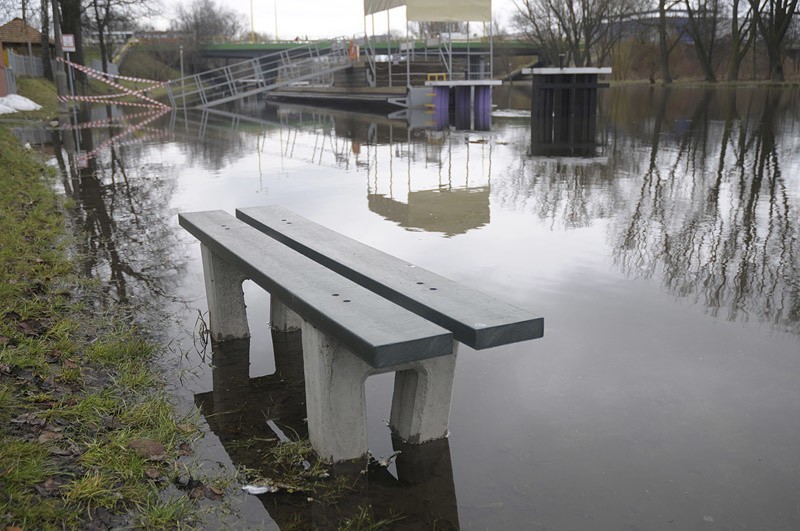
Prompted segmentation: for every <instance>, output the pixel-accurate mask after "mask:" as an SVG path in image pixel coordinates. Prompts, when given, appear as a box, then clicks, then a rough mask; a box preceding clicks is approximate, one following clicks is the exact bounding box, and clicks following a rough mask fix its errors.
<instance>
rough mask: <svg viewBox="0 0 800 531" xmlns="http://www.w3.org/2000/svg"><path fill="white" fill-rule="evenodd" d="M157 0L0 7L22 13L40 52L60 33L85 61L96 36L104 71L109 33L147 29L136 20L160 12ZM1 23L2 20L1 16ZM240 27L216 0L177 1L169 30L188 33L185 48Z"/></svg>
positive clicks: (36, 0)
mask: <svg viewBox="0 0 800 531" xmlns="http://www.w3.org/2000/svg"><path fill="white" fill-rule="evenodd" d="M161 9H162V6H161V4H160V2H159V0H0V12H2V13H3V15H4V18H6V16H7V17H8V18H10V17H11V16H12V15H21V17H22V19H23V21H24V22H25V23H26V24H29V25H31V26H33V27H38V28H40V30H41V33H42V46H41V49H42V54H43V55H48V54H49V47H48V46H47V42H48V41H49V40H50V39H51V36H55V37H57V36H58V35H59V34H60V33H71V34H74V35H75V40H76V48H77V51H76V52H75V53H74V54H73V57H74V58H75V60H76V61H77V62H79V63H82V64H84V51H83V48H84V41H85V40H86V37H87V35H89V34H91V35H92V36H93V38H94V40H96V42H97V45H98V48H99V52H100V59H101V61H102V65H103V71H104V72H108V64H109V63H110V62H111V58H112V57H113V54H114V49H113V48H114V46H113V44H112V42H111V39H110V38H109V37H110V36H111V35H112V33H113V32H117V31H132V30H141V29H151V28H148V27H147V26H144V25H142V24H141V22H140V21H142V20H147V19H148V18H149V17H151V16H153V15H156V14H158V13H159V12H160V10H161ZM0 22H4V20H0ZM243 28H244V24H243V22H242V17H241V15H240V14H239V13H237V12H235V11H233V10H232V9H230V8H228V7H226V6H225V5H223V4H221V3H220V4H218V3H216V2H215V0H194V1H192V2H188V3H182V4H179V5H178V6H177V8H176V11H175V17H173V19H172V23H171V29H172V30H174V31H177V32H181V33H183V34H185V35H186V36H187V43H186V44H187V49H188V50H187V51H188V52H190V51H191V49H192V48H193V45H197V44H201V43H202V42H203V41H204V39H205V38H210V37H212V36H219V35H222V36H226V37H231V36H234V35H239V34H240V33H241V32H242V31H243ZM44 64H45V69H46V71H45V76H46V77H48V78H49V79H53V73H52V72H51V71H50V62H49V61H44Z"/></svg>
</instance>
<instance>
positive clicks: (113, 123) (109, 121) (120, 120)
mask: <svg viewBox="0 0 800 531" xmlns="http://www.w3.org/2000/svg"><path fill="white" fill-rule="evenodd" d="M160 112H161V111H160V110H158V111H148V112H137V113H135V114H123V115H121V116H113V117H111V118H106V119H103V120H93V121H91V122H83V123H80V124H66V125H64V126H62V127H61V129H63V130H72V129H94V128H98V127H130V122H131V121H132V120H138V119H139V118H148V117H150V116H153V115H154V114H156V113H160Z"/></svg>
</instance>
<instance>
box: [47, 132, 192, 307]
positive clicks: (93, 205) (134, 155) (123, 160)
mask: <svg viewBox="0 0 800 531" xmlns="http://www.w3.org/2000/svg"><path fill="white" fill-rule="evenodd" d="M98 133H99V132H96V133H95V135H90V134H85V135H83V139H82V142H83V145H81V148H82V149H83V150H84V151H86V150H90V149H91V146H92V145H94V144H96V143H98V142H99V138H98V139H97V140H95V139H94V138H93V136H98ZM70 140H71V139H70ZM61 142H62V137H61V135H59V134H58V133H55V134H54V145H55V148H56V149H55V155H56V160H57V163H58V166H59V169H60V173H61V179H62V185H63V187H64V191H65V193H66V195H67V196H68V197H69V198H70V199H72V200H73V201H74V203H73V206H72V207H71V208H70V209H69V214H70V222H71V223H72V224H73V225H74V226H75V227H76V228H77V229H78V230H76V231H75V233H76V236H77V237H78V238H79V239H78V241H77V242H76V248H77V254H78V260H79V263H80V265H81V268H82V271H83V273H84V274H86V275H87V276H88V277H90V278H96V279H99V280H100V281H101V282H102V285H103V288H104V290H105V291H106V293H107V294H108V295H109V296H110V297H111V298H112V300H116V301H119V302H123V303H129V302H133V301H135V302H136V303H137V304H147V303H150V304H151V305H152V306H154V307H159V306H160V304H161V302H163V299H162V297H164V296H167V295H168V293H169V286H170V285H171V283H172V282H173V281H174V280H176V278H177V276H178V274H179V272H180V270H181V268H182V265H181V264H180V262H179V257H180V255H176V252H175V250H176V249H177V248H178V240H177V236H176V230H175V227H174V225H175V223H174V221H173V214H172V212H171V211H170V210H169V199H170V197H171V196H172V194H173V193H174V190H175V186H176V182H175V180H174V179H168V178H165V176H166V175H167V174H168V173H169V171H168V170H169V168H168V167H166V166H165V165H164V164H162V163H148V162H147V161H146V160H145V159H144V157H143V155H142V153H143V151H142V150H141V149H137V148H135V147H131V148H126V147H116V146H113V145H112V146H111V147H110V148H109V149H108V150H104V151H103V152H102V153H100V154H99V156H98V157H95V158H90V159H89V160H88V161H87V163H86V165H85V167H78V166H79V164H78V159H77V158H76V156H75V154H74V151H73V150H72V149H65V150H63V151H62V149H61V148H62V143H61ZM69 143H70V144H71V142H69ZM68 147H69V148H72V146H68Z"/></svg>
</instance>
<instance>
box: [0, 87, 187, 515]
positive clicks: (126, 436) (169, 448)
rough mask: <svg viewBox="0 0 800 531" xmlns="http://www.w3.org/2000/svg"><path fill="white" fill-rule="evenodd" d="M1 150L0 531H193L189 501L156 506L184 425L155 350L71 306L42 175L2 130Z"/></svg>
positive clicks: (57, 225) (129, 330) (70, 282)
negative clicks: (136, 530)
mask: <svg viewBox="0 0 800 531" xmlns="http://www.w3.org/2000/svg"><path fill="white" fill-rule="evenodd" d="M23 84H24V83H23ZM0 145H2V146H3V148H2V149H0V181H2V182H3V193H2V194H0V528H23V529H56V528H58V529H63V528H68V529H72V528H82V527H86V526H87V525H88V523H89V522H90V521H92V522H93V524H92V525H95V524H97V518H98V516H97V515H98V514H99V513H98V512H97V511H100V510H102V511H105V512H104V513H103V515H104V518H105V519H106V520H107V521H106V526H107V527H115V526H123V527H134V526H139V527H144V528H151V529H163V528H176V527H187V526H191V525H192V524H193V518H194V516H193V514H194V513H195V512H196V511H192V510H191V508H192V506H193V505H192V504H193V501H192V500H190V499H188V498H187V497H186V496H183V497H178V498H177V499H173V500H166V501H165V500H163V499H162V497H161V496H162V495H161V493H162V491H163V490H164V488H165V487H166V486H169V483H168V482H169V480H170V479H171V478H172V476H173V474H174V472H173V471H174V470H176V469H177V468H178V467H177V466H175V463H176V462H177V459H178V457H179V456H180V455H181V447H182V445H185V444H188V443H190V442H191V438H192V437H193V435H192V433H193V429H187V426H191V425H192V423H193V420H192V419H186V418H177V417H176V414H175V411H174V409H173V407H172V405H171V404H170V403H169V400H168V399H167V397H166V395H165V394H164V393H162V392H161V391H159V390H158V389H159V388H158V383H159V378H158V375H157V374H155V373H154V371H153V369H151V368H149V363H148V361H149V360H151V359H152V358H153V356H154V355H155V354H156V353H157V347H156V346H155V345H153V344H152V343H150V342H148V341H147V340H146V339H143V337H142V334H141V333H140V332H139V331H138V330H137V329H136V328H135V326H132V325H128V324H124V322H123V319H115V318H114V317H113V316H102V317H97V316H94V315H92V314H91V313H90V312H89V311H88V310H86V308H85V305H83V304H82V303H81V301H80V300H76V298H75V297H74V296H73V289H74V288H75V287H76V286H78V285H80V286H81V290H83V291H84V292H85V291H86V289H87V283H85V282H82V281H81V280H80V279H79V278H78V277H76V276H74V275H73V264H72V262H71V261H70V259H69V258H68V253H67V245H68V242H67V240H66V237H65V221H64V218H63V215H62V214H61V206H60V204H59V199H58V196H57V195H56V194H55V192H54V191H53V188H52V183H51V182H49V180H50V179H51V178H52V175H51V173H50V170H49V169H48V168H47V167H46V165H45V164H44V163H43V162H42V161H40V160H38V159H37V158H36V156H35V155H34V154H33V153H32V152H30V151H27V150H24V149H23V148H21V147H20V146H19V145H18V142H17V141H16V139H14V138H13V137H12V136H11V135H10V133H9V132H8V131H6V130H5V129H3V128H2V127H0ZM142 441H145V443H146V444H145V443H143V442H142ZM143 448H144V449H143ZM153 448H155V449H153Z"/></svg>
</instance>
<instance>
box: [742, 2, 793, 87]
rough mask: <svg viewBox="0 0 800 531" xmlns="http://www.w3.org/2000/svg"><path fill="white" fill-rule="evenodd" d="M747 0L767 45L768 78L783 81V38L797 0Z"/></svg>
mask: <svg viewBox="0 0 800 531" xmlns="http://www.w3.org/2000/svg"><path fill="white" fill-rule="evenodd" d="M748 1H749V2H750V6H751V7H752V9H753V20H754V21H755V23H756V26H757V27H758V31H759V32H760V33H761V36H762V37H763V38H764V44H765V45H766V46H767V56H768V57H769V72H770V78H771V79H772V81H783V80H784V75H783V40H784V37H786V32H787V31H788V30H789V25H790V24H791V22H792V17H793V16H794V14H795V13H796V12H797V2H798V0H748Z"/></svg>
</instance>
